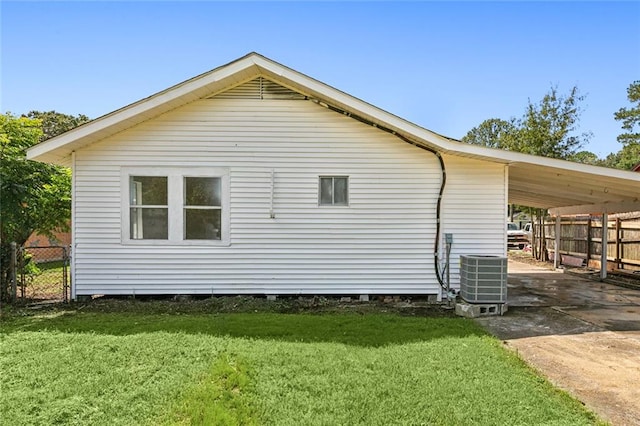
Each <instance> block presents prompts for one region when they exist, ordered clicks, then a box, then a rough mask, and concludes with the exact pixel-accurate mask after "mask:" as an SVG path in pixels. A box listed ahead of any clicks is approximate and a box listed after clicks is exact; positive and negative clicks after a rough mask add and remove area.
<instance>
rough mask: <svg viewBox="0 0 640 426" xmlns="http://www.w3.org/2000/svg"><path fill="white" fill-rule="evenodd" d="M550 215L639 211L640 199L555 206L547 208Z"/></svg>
mask: <svg viewBox="0 0 640 426" xmlns="http://www.w3.org/2000/svg"><path fill="white" fill-rule="evenodd" d="M548 211H549V214H550V215H551V216H571V215H580V214H609V213H627V212H636V211H640V200H637V199H636V200H633V201H620V202H617V203H599V204H583V205H580V206H567V207H556V208H553V209H549V210H548Z"/></svg>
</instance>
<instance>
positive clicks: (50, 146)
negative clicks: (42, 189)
mask: <svg viewBox="0 0 640 426" xmlns="http://www.w3.org/2000/svg"><path fill="white" fill-rule="evenodd" d="M252 59H253V58H252V57H251V56H248V57H245V58H242V59H240V60H238V61H236V62H232V63H231V64H228V65H225V66H223V67H221V68H219V69H217V70H214V71H210V72H208V73H205V74H202V75H200V76H198V77H195V78H192V79H190V80H187V81H185V82H183V83H179V84H177V85H175V86H172V87H170V88H169V89H166V90H163V91H162V92H159V93H156V94H155V95H152V96H150V97H148V98H145V99H142V100H140V101H137V102H135V103H133V104H131V105H128V106H126V107H124V108H121V109H119V110H116V111H114V112H111V113H109V114H106V115H104V116H102V117H99V118H96V119H95V120H93V121H91V122H89V123H87V124H85V125H83V126H80V127H78V128H76V129H73V130H70V131H68V132H66V133H63V134H62V135H60V136H57V137H55V138H52V139H49V140H47V141H45V142H42V143H39V144H38V145H35V146H33V147H31V148H30V149H28V150H27V158H28V159H29V160H37V159H38V157H41V156H44V155H46V154H47V153H49V152H51V151H53V150H56V149H59V148H62V147H64V146H65V145H67V144H69V143H72V142H75V141H78V140H81V139H83V138H86V137H89V136H94V137H96V136H99V133H100V132H102V131H105V130H106V129H108V128H110V127H112V126H116V125H117V124H119V123H122V122H124V121H127V120H130V119H133V118H134V117H136V116H139V115H141V114H144V113H145V112H148V111H151V110H153V109H155V108H161V107H162V106H163V105H168V104H169V103H170V102H172V101H175V100H177V99H180V98H181V97H183V96H186V95H188V94H190V93H192V92H194V91H196V90H198V89H200V88H202V87H205V86H207V85H210V84H213V83H215V82H217V81H220V80H223V79H225V78H228V77H230V76H232V75H234V74H237V73H239V72H241V71H244V70H246V69H248V68H250V67H252V66H254V61H253V60H252ZM169 109H170V108H169ZM98 138H99V137H98Z"/></svg>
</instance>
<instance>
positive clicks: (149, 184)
mask: <svg viewBox="0 0 640 426" xmlns="http://www.w3.org/2000/svg"><path fill="white" fill-rule="evenodd" d="M129 185H130V188H131V190H130V192H129V194H130V198H129V214H130V218H131V219H130V231H129V232H130V237H131V239H132V240H166V239H167V238H168V237H169V206H168V202H167V177H166V176H131V177H130V180H129Z"/></svg>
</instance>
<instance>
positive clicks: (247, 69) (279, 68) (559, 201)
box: [27, 53, 640, 213]
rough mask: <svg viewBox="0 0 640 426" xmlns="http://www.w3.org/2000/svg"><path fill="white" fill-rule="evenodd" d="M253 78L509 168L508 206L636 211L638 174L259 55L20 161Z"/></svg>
mask: <svg viewBox="0 0 640 426" xmlns="http://www.w3.org/2000/svg"><path fill="white" fill-rule="evenodd" d="M256 77H264V78H266V79H269V80H271V81H273V82H276V83H277V84H279V85H281V86H284V87H286V88H288V89H291V90H293V91H295V92H298V93H300V94H302V95H304V96H306V97H307V98H308V99H310V100H313V101H315V102H317V103H319V104H320V105H323V106H325V107H329V108H332V109H334V110H337V111H344V112H345V113H348V114H351V115H354V116H356V117H358V118H360V119H364V120H366V121H367V122H369V123H371V124H374V125H377V126H380V127H383V128H385V129H386V130H388V131H391V132H395V133H397V134H398V135H400V136H401V137H402V138H403V139H404V140H405V141H409V142H411V143H413V144H415V145H417V146H420V147H424V148H427V149H432V150H437V151H439V152H441V153H444V154H449V155H456V156H462V157H469V158H477V159H482V160H488V161H492V162H497V163H503V164H505V165H509V172H508V173H509V202H511V203H516V204H523V205H528V206H532V207H543V208H558V207H568V206H572V208H573V209H574V210H575V209H578V210H581V211H582V210H591V212H592V213H597V212H605V211H607V212H615V211H630V210H640V201H639V197H640V174H638V173H633V172H628V171H620V170H614V169H608V168H603V167H596V166H590V165H585V164H578V163H572V162H568V161H563V160H557V159H551V158H546V157H539V156H533V155H528V154H521V153H517V152H509V151H503V150H498V149H492V148H486V147H482V146H477V145H470V144H466V143H462V142H460V141H457V140H454V139H451V138H447V137H445V136H442V135H439V134H437V133H435V132H433V131H431V130H428V129H425V128H423V127H420V126H417V125H416V124H413V123H411V122H409V121H406V120H404V119H402V118H400V117H397V116H395V115H393V114H390V113H388V112H386V111H384V110H382V109H380V108H377V107H375V106H373V105H371V104H368V103H366V102H364V101H362V100H360V99H358V98H355V97H353V96H351V95H348V94H346V93H344V92H342V91H340V90H337V89H335V88H333V87H331V86H328V85H326V84H324V83H322V82H320V81H317V80H315V79H313V78H311V77H308V76H306V75H304V74H302V73H300V72H297V71H295V70H293V69H291V68H288V67H286V66H284V65H281V64H279V63H277V62H275V61H273V60H271V59H268V58H266V57H264V56H262V55H259V54H258V53H250V54H248V55H246V56H244V57H242V58H240V59H237V60H235V61H233V62H230V63H228V64H226V65H223V66H220V67H218V68H215V69H213V70H211V71H209V72H206V73H204V74H201V75H199V76H196V77H194V78H192V79H190V80H187V81H184V82H182V83H179V84H177V85H175V86H172V87H170V88H168V89H166V90H163V91H161V92H159V93H156V94H155V95H152V96H150V97H148V98H145V99H142V100H140V101H138V102H135V103H133V104H131V105H128V106H125V107H123V108H121V109H119V110H116V111H114V112H111V113H109V114H106V115H104V116H102V117H99V118H97V119H95V120H93V121H91V122H89V123H86V124H84V125H82V126H80V127H77V128H75V129H73V130H70V131H68V132H66V133H64V134H62V135H59V136H57V137H55V138H52V139H49V140H47V141H44V142H42V143H40V144H38V145H36V146H34V147H32V148H30V149H29V150H28V151H27V157H28V158H29V159H32V160H37V161H43V162H49V163H56V164H64V163H65V159H67V158H68V157H69V156H70V155H71V153H72V152H73V151H75V150H78V149H80V148H82V147H84V146H87V145H89V144H91V143H94V142H96V141H99V140H102V139H104V138H107V137H109V136H112V135H114V134H116V133H118V132H121V131H123V130H125V129H128V128H130V127H133V126H135V125H137V124H139V123H142V122H144V121H147V120H149V119H152V118H154V117H157V116H158V115H160V114H163V113H165V112H168V111H170V110H173V109H175V108H178V107H180V106H183V105H185V104H188V103H190V102H193V101H196V100H199V99H203V98H206V97H211V96H214V95H216V94H219V93H222V92H225V91H227V90H229V89H232V88H234V87H236V86H238V85H241V84H243V83H246V82H248V81H251V80H253V79H255V78H256ZM575 206H580V207H575ZM585 212H586V211H585Z"/></svg>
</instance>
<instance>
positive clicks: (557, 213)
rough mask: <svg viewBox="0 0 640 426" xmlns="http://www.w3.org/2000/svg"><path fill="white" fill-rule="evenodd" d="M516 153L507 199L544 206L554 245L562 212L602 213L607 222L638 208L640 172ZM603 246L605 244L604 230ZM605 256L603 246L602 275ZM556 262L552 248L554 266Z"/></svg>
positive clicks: (579, 213)
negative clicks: (611, 216)
mask: <svg viewBox="0 0 640 426" xmlns="http://www.w3.org/2000/svg"><path fill="white" fill-rule="evenodd" d="M508 154H511V153H508ZM508 154H507V155H508ZM520 155H521V154H520ZM518 156H519V154H516V153H513V161H511V162H510V163H509V202H510V203H513V204H520V205H525V206H531V207H537V208H543V209H547V210H548V212H549V214H550V215H551V216H552V217H555V225H556V227H555V230H556V232H555V235H556V247H559V245H560V241H559V240H560V219H561V217H562V216H569V215H587V214H590V215H601V216H602V223H607V217H608V215H609V214H612V213H626V212H631V211H640V173H634V172H630V171H623V170H614V169H609V168H604V167H596V166H590V165H585V164H578V163H568V162H566V161H561V160H555V159H551V158H543V157H535V158H536V159H537V160H538V161H537V162H536V163H535V164H534V163H532V162H529V161H527V162H522V161H518V158H517V157H518ZM527 157H530V156H527ZM602 246H603V247H606V246H607V233H606V232H604V233H603V235H602ZM606 256H607V252H606V250H602V255H601V262H600V263H601V270H600V277H601V278H602V279H604V278H606V276H607V268H606V266H607V258H606ZM559 263H560V258H559V253H558V250H555V254H554V266H556V267H557V266H558V265H559Z"/></svg>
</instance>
